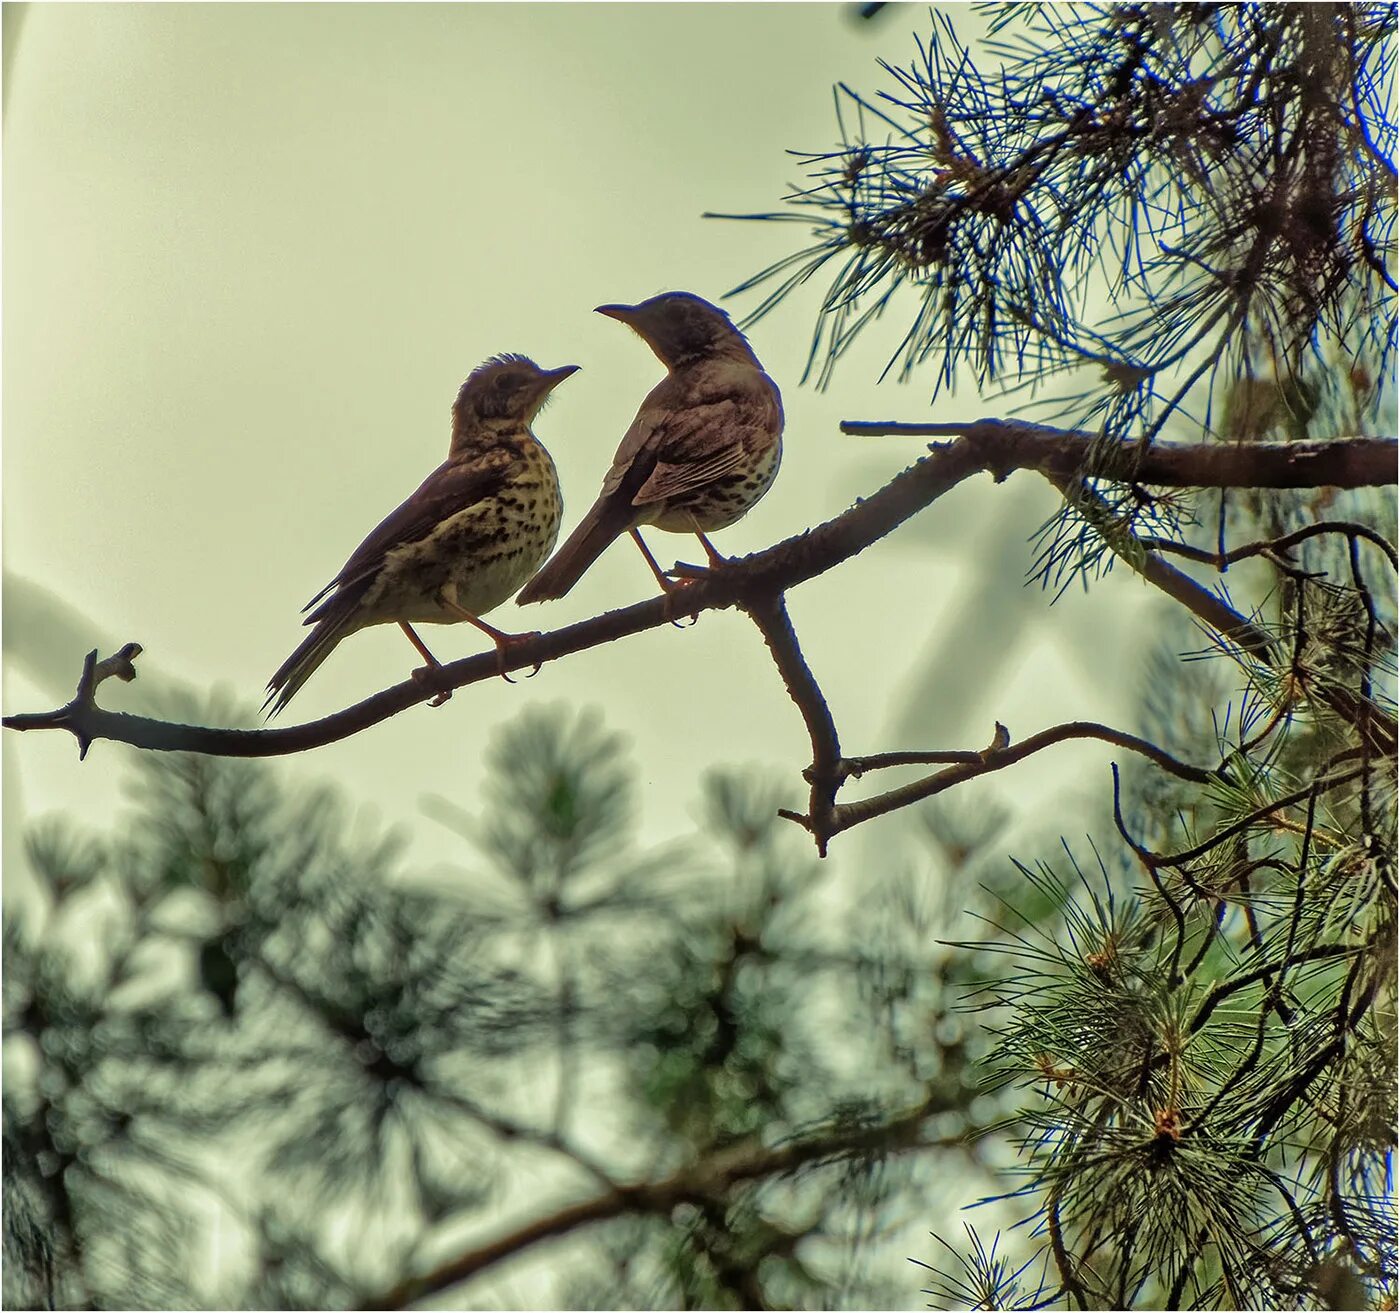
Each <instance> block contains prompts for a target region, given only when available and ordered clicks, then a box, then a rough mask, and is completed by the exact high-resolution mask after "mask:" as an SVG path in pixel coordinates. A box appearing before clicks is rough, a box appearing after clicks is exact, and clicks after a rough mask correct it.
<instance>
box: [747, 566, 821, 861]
mask: <svg viewBox="0 0 1400 1313" xmlns="http://www.w3.org/2000/svg"><path fill="white" fill-rule="evenodd" d="M749 615H750V616H751V617H752V619H753V622H754V624H756V625H757V626H758V629H759V632H760V633H761V634H762V635H763V641H764V642H765V643H767V644H768V651H769V652H770V653H772V656H773V663H774V664H775V665H776V666H777V667H778V673H779V674H780V675H782V677H783V683H784V684H786V685H787V691H788V696H789V697H791V698H792V700H793V701H794V702H795V703H796V704H797V709H798V710H799V711H800V712H801V713H802V719H803V720H804V721H805V722H806V724H807V733H808V734H809V735H810V736H811V739H812V764H811V765H810V766H809V767H808V768H807V769H806V770H805V771H804V772H803V777H804V778H805V779H806V780H807V783H808V784H809V785H811V788H812V793H811V798H810V801H809V802H808V804H807V816H806V818H804V819H803V824H805V825H806V827H807V829H809V830H810V831H811V833H812V837H813V838H814V839H816V841H817V853H818V854H819V855H820V856H822V857H825V856H826V844H827V840H828V839H829V838H830V837H831V835H832V834H834V833H835V831H834V830H832V829H831V814H832V808H833V806H834V805H835V803H836V791H837V790H838V789H839V788H840V787H841V780H842V778H843V776H842V774H841V744H840V741H839V739H838V738H837V736H836V722H835V721H834V720H833V719H832V718H831V709H830V708H829V707H828V706H827V705H826V698H825V697H824V696H823V695H822V691H821V687H820V686H819V685H818V684H817V681H816V677H815V676H814V675H813V674H812V671H811V667H809V666H808V665H807V661H806V658H805V657H804V656H803V655H802V649H801V647H799V646H798V642H797V634H796V632H795V631H794V630H793V627H792V621H791V619H789V617H788V613H787V606H786V605H785V604H784V602H783V597H782V594H781V593H780V594H779V595H778V596H777V597H775V598H771V599H765V600H764V601H763V602H761V603H758V604H755V605H752V606H750V607H749ZM779 814H780V815H783V816H787V817H789V818H791V819H796V818H795V817H793V814H792V813H791V812H788V811H786V810H783V811H782V812H780V813H779Z"/></svg>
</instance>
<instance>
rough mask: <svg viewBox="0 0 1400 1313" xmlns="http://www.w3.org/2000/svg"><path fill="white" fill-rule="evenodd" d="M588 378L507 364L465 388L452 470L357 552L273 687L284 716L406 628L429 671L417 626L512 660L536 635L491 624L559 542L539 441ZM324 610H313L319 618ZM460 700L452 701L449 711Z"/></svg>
mask: <svg viewBox="0 0 1400 1313" xmlns="http://www.w3.org/2000/svg"><path fill="white" fill-rule="evenodd" d="M577 369H578V366H577V365H564V366H563V367H562V368H560V369H541V368H540V367H539V366H538V365H536V364H535V363H534V361H532V360H527V359H526V358H525V357H524V356H512V355H504V356H495V357H494V358H492V359H491V360H488V361H487V362H486V363H485V364H484V365H482V366H481V367H480V368H479V369H476V370H475V371H473V373H472V375H471V377H470V378H468V379H467V381H466V382H465V383H463V384H462V387H461V390H460V391H459V392H458V394H457V400H456V402H455V404H454V405H453V407H452V443H451V446H450V447H449V449H448V453H447V459H446V460H445V461H444V462H443V463H442V464H441V465H439V466H438V467H437V469H435V470H434V471H433V472H432V473H431V474H430V475H428V477H427V478H426V479H424V480H423V482H422V484H420V485H419V487H418V490H417V491H416V492H415V493H413V495H412V496H410V497H409V499H408V500H407V501H406V502H404V503H403V505H402V506H400V507H399V508H398V509H397V510H395V511H392V512H391V513H390V514H389V515H388V516H387V517H385V519H384V520H383V521H382V522H381V523H380V525H379V526H378V527H377V528H376V529H375V530H374V531H373V532H372V533H371V534H370V535H369V537H368V538H366V539H365V540H364V542H362V543H361V544H360V545H359V547H357V548H356V549H355V551H354V553H353V554H352V555H351V557H350V559H349V560H348V561H346V563H345V565H344V567H343V568H342V569H341V571H340V573H339V574H338V575H336V577H335V578H334V579H332V580H331V582H330V583H328V584H327V585H326V586H325V587H324V588H323V589H322V590H321V591H320V592H319V593H317V594H316V596H315V597H313V598H312V599H311V601H309V602H308V603H307V604H306V606H305V607H304V608H303V610H306V611H310V612H311V614H310V615H308V616H307V618H306V619H305V621H303V623H304V624H308V625H312V626H314V628H313V629H312V630H311V633H310V634H308V635H307V637H306V640H305V641H304V642H303V643H302V644H301V646H300V647H298V648H297V650H296V651H295V652H293V653H292V655H291V656H289V657H288V658H287V659H286V661H284V662H283V663H282V666H281V668H280V669H279V670H278V671H277V673H276V674H275V675H273V677H272V679H271V680H270V681H269V683H268V686H267V687H268V690H269V691H268V697H267V701H266V702H265V703H264V704H263V706H264V709H266V708H267V707H269V706H271V708H272V710H271V712H270V713H269V714H270V715H274V716H275V715H276V714H277V713H278V712H279V711H281V710H282V709H283V708H284V707H285V706H286V705H287V703H288V702H290V701H291V700H292V698H293V696H294V695H295V694H296V692H297V690H298V689H299V688H301V686H302V685H303V684H304V683H305V682H306V681H307V679H309V678H310V676H311V675H312V673H313V672H314V671H315V670H316V668H317V667H318V666H319V665H320V664H321V662H323V661H324V660H325V659H326V658H327V657H328V656H330V654H331V652H332V651H333V650H334V649H335V646H336V644H337V643H339V642H340V641H341V640H342V639H343V638H347V637H348V636H349V635H351V634H353V633H355V632H356V631H357V630H360V629H364V628H366V627H367V626H369V625H381V624H390V623H393V624H397V625H398V626H399V627H400V628H401V629H402V630H403V631H404V633H405V634H406V635H407V637H408V639H409V641H410V642H411V643H412V644H413V646H414V647H415V648H417V650H418V652H419V653H420V655H421V656H422V657H423V658H424V660H425V661H427V663H428V665H427V667H426V668H424V669H420V670H415V671H414V672H413V673H414V675H415V677H417V678H421V677H423V676H425V675H426V674H427V673H428V671H429V670H431V669H432V668H433V667H436V666H437V665H438V664H439V663H438V661H437V658H436V657H434V656H433V654H432V653H431V652H430V651H428V648H427V646H426V645H425V644H424V642H423V640H422V639H421V638H419V637H418V634H417V633H416V632H415V631H414V629H413V626H414V625H415V624H437V625H442V624H455V623H459V622H465V623H468V624H473V625H475V626H476V627H477V628H478V629H480V630H481V631H482V632H483V633H485V634H486V635H488V636H489V637H490V638H491V640H492V642H494V643H495V644H496V650H497V653H498V654H499V658H500V661H501V673H502V674H503V675H504V673H505V654H506V652H507V650H508V649H509V647H510V645H511V644H512V643H516V642H521V641H523V639H524V638H525V637H529V636H528V635H517V634H507V633H503V632H502V631H501V630H499V629H496V628H494V627H493V626H491V625H488V624H487V623H486V622H485V621H484V620H482V619H481V617H482V616H483V615H485V614H486V613H487V612H488V611H490V610H492V609H493V608H495V607H497V606H499V605H500V604H501V603H502V602H504V601H505V600H506V599H507V598H508V597H509V596H510V595H511V594H512V593H513V592H515V590H516V589H517V588H519V587H520V585H521V584H523V583H524V582H525V581H526V580H527V579H528V578H529V577H530V576H531V575H532V574H533V573H534V572H535V570H536V569H537V568H538V567H539V564H540V562H541V561H543V560H544V559H545V558H546V557H547V556H548V555H549V552H550V549H551V548H552V547H553V546H554V541H555V539H556V538H557V537H558V535H559V522H560V519H561V518H562V516H563V512H564V502H563V498H562V496H561V495H560V491H559V476H558V474H557V473H556V472H555V469H554V462H553V460H551V459H550V455H549V452H547V451H546V450H545V449H544V447H543V445H542V444H541V443H540V442H539V441H538V440H537V439H536V437H535V435H534V434H533V433H532V432H531V431H530V423H531V421H532V420H533V419H534V417H535V415H536V414H537V413H538V411H539V409H540V407H541V406H542V405H544V402H545V399H546V398H547V397H548V396H549V394H550V392H552V391H553V390H554V388H556V387H557V386H558V385H559V384H560V383H562V382H563V381H564V380H565V379H566V378H568V377H569V375H570V374H572V373H574V372H575V371H576V370H577ZM313 607H314V608H315V609H314V610H312V608H313ZM448 696H450V695H449V694H446V693H440V694H439V695H438V696H437V697H436V698H434V699H433V703H432V705H434V706H437V705H439V704H440V703H442V702H443V701H445V700H446V698H447V697H448Z"/></svg>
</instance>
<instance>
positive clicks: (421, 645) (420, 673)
mask: <svg viewBox="0 0 1400 1313" xmlns="http://www.w3.org/2000/svg"><path fill="white" fill-rule="evenodd" d="M399 628H400V629H402V630H403V632H404V637H405V638H407V639H408V641H409V642H410V643H412V644H413V646H414V647H416V648H417V649H418V655H419V656H421V657H422V658H423V660H424V661H426V662H427V663H428V664H427V665H426V666H423V667H421V668H420V669H418V670H415V671H414V672H413V678H414V679H416V680H417V681H418V682H419V683H420V684H426V683H427V682H428V680H429V677H430V676H431V675H432V673H433V671H434V670H441V669H442V662H441V661H439V660H438V659H437V657H435V656H434V655H433V654H432V653H431V652H429V651H428V645H427V644H426V643H425V642H424V641H423V640H422V639H421V638H419V637H418V635H417V634H416V633H414V631H413V626H412V625H411V624H409V623H408V621H407V620H400V621H399ZM451 696H452V690H451V689H450V688H445V689H443V690H442V691H441V692H440V693H438V694H437V695H436V696H435V697H433V698H431V699H430V700H429V702H428V705H429V706H430V707H440V706H442V704H443V703H444V702H446V701H447V699H448V698H450V697H451Z"/></svg>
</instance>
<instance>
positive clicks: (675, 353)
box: [516, 292, 783, 604]
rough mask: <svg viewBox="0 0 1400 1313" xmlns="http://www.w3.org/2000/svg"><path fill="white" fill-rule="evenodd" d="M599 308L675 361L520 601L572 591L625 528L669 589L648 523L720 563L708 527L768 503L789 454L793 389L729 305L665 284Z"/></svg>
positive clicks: (722, 524) (667, 363)
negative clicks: (787, 396)
mask: <svg viewBox="0 0 1400 1313" xmlns="http://www.w3.org/2000/svg"><path fill="white" fill-rule="evenodd" d="M598 313H599V314H600V315H607V316H609V317H610V318H612V319H617V320H620V321H621V322H622V323H624V324H626V325H627V326H628V327H629V328H631V329H632V330H633V331H634V332H635V333H636V334H637V335H638V336H639V337H640V338H641V339H642V341H644V342H645V343H646V344H647V345H648V346H649V347H651V349H652V350H653V351H654V352H655V353H656V355H657V357H658V358H659V359H660V361H661V363H662V364H663V365H665V366H666V377H665V378H664V379H662V380H661V382H660V383H658V384H657V385H656V387H654V388H653V389H652V390H651V391H650V392H649V393H648V394H647V397H646V400H645V401H643V402H642V408H641V409H640V410H639V411H638V412H637V417H636V418H635V419H634V420H633V421H632V427H631V428H629V429H628V430H627V434H626V436H625V437H624V438H623V439H622V444H621V446H619V447H618V449H617V455H616V456H614V457H613V463H612V468H611V469H610V470H609V471H608V473H607V477H606V478H605V479H604V480H603V490H602V492H601V493H599V495H598V500H597V501H595V502H594V503H593V505H592V507H591V508H590V509H589V511H588V513H587V514H586V515H585V516H584V517H583V519H582V520H581V521H580V522H579V525H578V528H576V529H575V530H574V531H573V533H572V534H570V535H569V538H568V541H567V542H565V544H564V545H563V546H562V547H561V548H560V549H559V550H558V551H557V552H556V553H555V554H554V557H553V559H552V560H551V561H550V562H549V564H548V565H546V566H545V567H544V569H543V570H541V571H540V572H539V574H537V575H536V576H535V577H534V578H533V579H532V580H531V581H530V582H529V584H528V585H527V586H526V587H525V588H524V589H523V590H522V591H521V593H520V596H519V597H518V598H517V599H516V600H517V601H518V602H520V603H521V604H524V603H527V602H543V601H546V600H548V599H549V598H553V597H563V596H564V594H565V593H567V592H568V591H569V589H571V588H572V587H573V586H574V585H575V584H576V583H577V582H578V581H579V579H580V578H581V577H582V575H583V573H584V571H586V570H587V569H588V567H589V566H590V565H592V564H593V562H594V561H596V560H597V559H598V557H599V556H601V555H602V553H603V551H604V549H605V548H606V547H607V546H608V544H609V543H611V542H612V540H613V539H614V538H617V537H619V536H620V535H622V534H624V533H630V534H631V536H632V538H633V540H634V541H635V542H636V544H637V546H638V547H639V548H640V549H641V551H642V555H643V556H645V557H646V560H647V564H648V565H649V566H650V567H651V571H652V573H653V574H654V575H655V576H656V579H657V582H658V583H660V585H661V587H662V588H663V589H664V590H666V591H667V592H668V593H669V592H670V591H671V590H672V589H674V588H675V587H676V585H675V584H674V583H673V582H672V581H671V580H670V579H668V577H667V576H666V574H665V572H664V571H663V570H662V569H661V567H660V566H659V565H657V563H656V558H655V557H653V556H652V554H651V552H650V551H649V550H648V548H647V545H646V543H645V542H644V541H643V540H642V536H641V534H640V533H639V532H638V529H639V528H640V527H641V526H643V525H654V526H655V527H656V528H658V529H665V530H668V531H670V532H675V533H694V534H695V535H696V536H697V537H698V538H699V539H700V542H701V544H702V546H703V547H704V549H705V554H706V556H707V557H708V558H709V560H710V563H711V564H712V565H714V564H718V563H720V562H722V561H723V560H724V558H723V557H722V556H720V554H719V553H718V552H717V551H716V550H715V549H714V547H713V545H712V544H711V543H710V540H709V539H708V538H707V537H706V536H705V535H706V533H708V532H710V531H712V530H715V529H723V528H726V527H727V526H728V525H731V524H733V523H734V522H735V521H736V520H737V519H739V518H740V517H741V516H742V515H743V514H744V513H745V512H746V511H747V510H748V509H749V508H750V507H751V506H752V505H753V504H754V503H755V502H757V501H758V499H759V498H760V497H762V496H763V494H764V493H765V492H767V491H768V489H769V487H770V486H771V484H772V482H773V478H774V476H775V475H776V474H777V472H778V462H779V460H780V459H781V458H782V450H783V443H782V434H783V403H782V398H781V397H780V396H779V395H778V389H777V387H776V386H775V385H774V383H773V380H772V379H771V378H769V377H768V375H767V374H765V373H764V372H763V366H762V365H760V364H759V363H758V357H757V356H755V355H754V353H753V350H752V348H751V347H750V346H749V344H748V342H747V341H746V340H745V338H744V335H743V334H742V333H741V332H739V330H738V329H737V328H735V327H734V325H733V324H732V323H731V322H730V319H729V316H728V315H727V314H725V313H724V311H723V310H721V309H720V308H719V307H718V306H714V305H711V304H710V303H709V302H708V301H705V300H703V299H701V298H700V297H698V296H694V295H692V294H691V293H689V292H665V293H663V294H662V295H660V296H654V297H652V298H651V299H650V300H649V301H643V302H642V303H641V304H640V305H600V306H599V307H598Z"/></svg>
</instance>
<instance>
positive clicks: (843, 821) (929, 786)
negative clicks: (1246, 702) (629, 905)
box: [783, 721, 1218, 839]
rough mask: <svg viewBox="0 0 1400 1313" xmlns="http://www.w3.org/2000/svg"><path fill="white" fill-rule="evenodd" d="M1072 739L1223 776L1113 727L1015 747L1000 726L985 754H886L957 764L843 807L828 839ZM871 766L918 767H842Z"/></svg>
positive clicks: (1175, 769)
mask: <svg viewBox="0 0 1400 1313" xmlns="http://www.w3.org/2000/svg"><path fill="white" fill-rule="evenodd" d="M1071 739H1099V740H1101V741H1103V742H1105V743H1112V744H1114V745H1115V746H1117V747H1122V748H1128V749H1130V750H1131V751H1133V752H1140V753H1142V754H1143V756H1145V757H1148V758H1150V759H1151V760H1152V761H1154V762H1156V763H1157V765H1159V766H1161V767H1162V768H1163V769H1164V770H1168V771H1170V772H1171V773H1172V774H1173V775H1177V776H1179V777H1180V778H1182V779H1185V780H1190V781H1191V782H1192V783H1193V784H1209V783H1210V782H1211V781H1213V780H1215V779H1217V778H1218V772H1217V771H1211V770H1205V769H1202V768H1201V767H1199V766H1192V765H1189V764H1188V763H1186V762H1184V761H1178V760H1177V759H1176V758H1175V757H1173V756H1171V755H1170V754H1169V753H1167V752H1165V751H1163V750H1162V749H1161V748H1159V747H1158V746H1157V745H1156V744H1155V743H1149V742H1148V741H1147V740H1146V739H1140V738H1138V737H1137V736H1136V735H1133V734H1125V733H1123V732H1122V731H1121V730H1115V729H1112V728H1110V727H1109V726H1107V725H1099V724H1096V723H1094V722H1093V721H1071V722H1069V723H1067V724H1064V725H1055V726H1052V727H1051V728H1050V729H1046V730H1041V732H1040V733H1039V734H1032V735H1031V736H1030V738H1027V739H1023V740H1022V741H1021V742H1020V743H1012V742H1011V736H1010V735H1009V733H1008V732H1007V730H1006V727H1005V726H1004V725H1000V724H998V725H997V727H996V733H995V735H994V737H993V740H992V742H991V743H990V744H989V745H988V746H987V747H986V748H984V749H983V750H982V751H981V752H959V753H956V754H954V753H923V754H920V753H890V754H886V756H887V757H891V758H897V757H916V758H917V757H922V758H923V759H926V760H935V761H936V760H940V759H944V758H951V759H953V760H954V761H955V763H956V764H954V765H951V766H949V768H948V769H947V770H943V771H939V772H938V773H937V774H935V775H930V776H927V777H926V778H925V779H922V780H915V781H914V782H913V783H910V784H905V785H903V786H901V787H900V788H897V789H891V790H889V791H888V792H887V793H881V794H878V795H877V796H876V797H874V798H866V799H863V800H861V801H859V802H845V803H839V804H837V806H835V807H833V808H832V809H831V813H830V815H829V816H828V817H826V818H825V820H824V824H825V826H826V827H827V838H828V839H829V838H831V837H833V836H835V835H837V834H840V833H841V832H842V831H843V830H849V829H851V828H852V827H853V826H856V825H861V824H864V822H866V821H870V820H874V819H875V818H876V817H877V816H884V815H885V814H886V813H888V812H892V811H897V810H899V809H900V808H902V807H908V806H911V805H912V804H914V803H916V802H922V801H923V800H924V799H925V798H932V797H934V796H935V795H936V794H939V793H943V792H944V791H945V790H947V789H951V788H953V787H954V786H955V785H958V784H962V783H965V782H966V781H967V780H971V779H976V778H977V777H978V776H979V775H987V774H990V773H991V772H992V771H998V770H1005V769H1006V768H1007V767H1008V766H1014V765H1015V764H1016V763H1017V762H1019V761H1023V760H1024V759H1025V758H1026V757H1029V756H1031V755H1032V754H1033V753H1036V752H1040V751H1041V750H1043V749H1045V748H1049V747H1053V746H1055V745H1056V744H1057V743H1064V742H1067V741H1069V740H1071ZM871 763H874V766H876V767H878V766H893V765H906V764H912V763H910V762H905V761H895V760H883V759H881V758H879V757H855V758H851V759H850V760H849V761H846V762H843V763H841V764H842V765H843V766H844V767H845V768H846V769H845V774H846V775H858V774H859V773H860V770H853V769H851V767H852V766H853V765H855V766H859V767H861V768H863V769H871V768H872V766H871ZM783 815H784V816H786V817H787V819H788V820H793V821H796V822H797V823H798V824H799V825H801V826H803V827H804V828H805V829H808V830H812V831H813V833H815V832H816V831H815V830H813V827H812V823H811V822H812V818H811V816H810V815H808V816H800V815H797V814H795V813H792V812H784V813H783Z"/></svg>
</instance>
